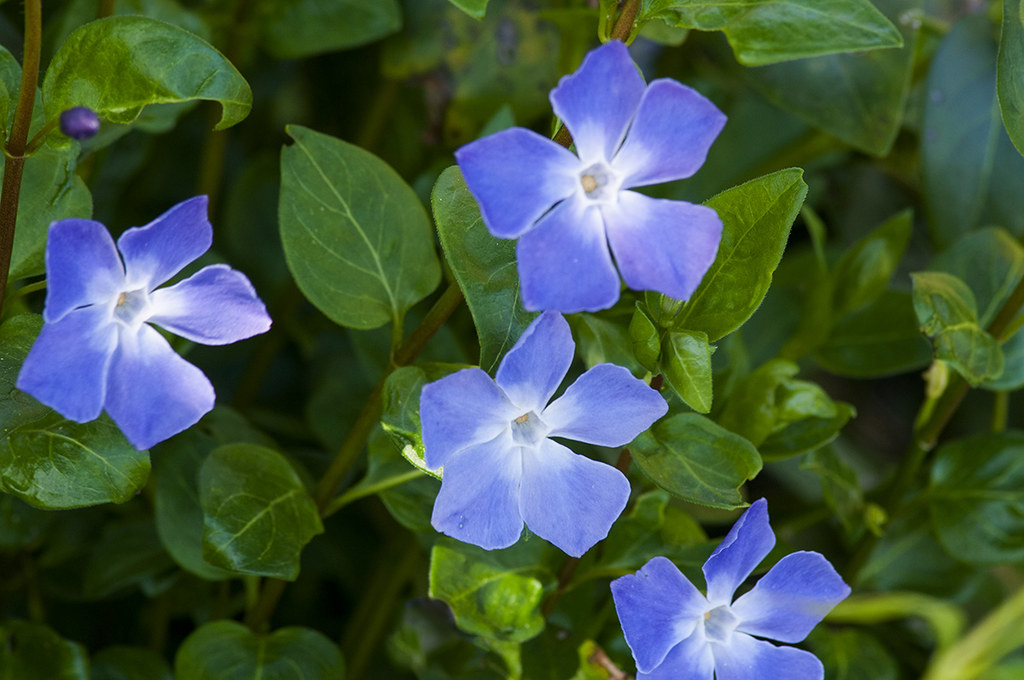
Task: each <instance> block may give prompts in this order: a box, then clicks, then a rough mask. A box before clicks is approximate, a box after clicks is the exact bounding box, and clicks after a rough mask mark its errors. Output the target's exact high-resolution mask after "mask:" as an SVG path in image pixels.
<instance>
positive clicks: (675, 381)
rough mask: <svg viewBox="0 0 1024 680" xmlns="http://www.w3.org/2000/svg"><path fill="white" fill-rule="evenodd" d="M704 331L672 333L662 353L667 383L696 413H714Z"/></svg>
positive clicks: (709, 351)
mask: <svg viewBox="0 0 1024 680" xmlns="http://www.w3.org/2000/svg"><path fill="white" fill-rule="evenodd" d="M713 351H714V348H713V347H711V346H710V345H708V336H707V335H706V334H705V333H704V332H703V331H669V333H668V335H666V336H665V340H664V343H663V348H662V352H661V364H662V370H663V371H664V372H665V379H666V380H668V384H669V385H670V386H671V387H672V389H673V390H675V392H676V394H678V395H679V396H680V397H681V398H682V400H683V401H684V402H686V405H687V406H689V407H690V408H692V409H693V410H694V411H696V412H697V413H708V412H709V411H711V353H712V352H713Z"/></svg>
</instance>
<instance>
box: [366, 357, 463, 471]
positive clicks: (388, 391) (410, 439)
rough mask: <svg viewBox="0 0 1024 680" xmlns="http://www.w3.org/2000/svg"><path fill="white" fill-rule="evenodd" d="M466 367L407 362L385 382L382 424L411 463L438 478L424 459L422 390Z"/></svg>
mask: <svg viewBox="0 0 1024 680" xmlns="http://www.w3.org/2000/svg"><path fill="white" fill-rule="evenodd" d="M463 368H466V366H461V365H457V364H429V363H428V364H420V365H417V366H403V367H402V368H399V369H397V370H395V372H393V373H392V374H391V375H389V376H388V379H387V380H386V381H385V382H384V393H383V395H382V400H383V411H382V413H381V426H382V427H383V428H384V431H385V432H386V433H387V434H388V436H390V437H391V440H392V441H393V442H394V443H395V446H397V447H398V450H399V451H401V452H402V455H403V456H404V457H405V458H406V459H407V460H408V461H409V463H411V464H412V465H414V466H416V467H417V468H419V469H420V470H421V471H423V472H426V473H427V474H430V475H433V476H434V477H435V478H437V479H440V478H441V475H439V474H437V473H436V472H434V471H432V470H430V469H429V468H427V466H426V463H424V462H423V458H424V453H425V451H424V448H423V437H422V434H421V432H420V390H422V389H423V386H424V385H426V384H427V383H429V382H434V381H435V380H440V379H441V378H443V377H445V376H446V375H449V374H451V373H454V372H455V371H458V370H460V369H463ZM406 472H408V468H407V469H406Z"/></svg>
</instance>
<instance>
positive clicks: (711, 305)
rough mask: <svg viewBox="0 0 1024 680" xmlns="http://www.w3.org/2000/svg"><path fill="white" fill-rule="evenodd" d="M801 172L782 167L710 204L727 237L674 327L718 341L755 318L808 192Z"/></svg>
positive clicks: (718, 197)
mask: <svg viewBox="0 0 1024 680" xmlns="http://www.w3.org/2000/svg"><path fill="white" fill-rule="evenodd" d="M802 175H803V171H802V170H799V169H789V170H780V171H778V172H775V173H772V174H771V175H766V176H765V177H761V178H759V179H755V180H751V181H749V182H747V183H746V184H742V185H740V186H738V187H735V188H733V189H729V190H727V191H724V192H722V193H720V194H718V195H717V196H715V197H714V198H712V199H711V200H709V201H708V202H707V203H706V205H708V206H709V207H712V208H714V209H715V210H717V211H718V216H719V217H721V218H722V222H723V225H724V227H723V231H722V241H721V243H720V244H719V246H718V255H717V256H716V257H715V262H714V264H712V265H711V268H710V269H709V270H708V272H707V273H706V274H705V275H704V280H703V281H701V284H700V286H699V287H698V288H697V290H696V291H695V292H694V294H693V295H692V296H691V297H690V299H689V300H688V301H687V302H686V303H685V304H684V305H683V306H682V308H681V310H680V311H679V313H678V315H676V316H675V318H674V319H673V320H672V321H671V324H672V328H677V329H689V330H699V331H704V332H705V333H707V336H708V341H709V342H714V341H716V340H718V339H719V338H721V337H722V336H724V335H726V334H727V333H731V332H732V331H734V330H736V329H737V328H739V327H740V326H741V325H742V324H743V322H745V321H746V320H747V319H748V318H750V315H751V314H753V313H754V311H755V310H756V309H757V307H758V306H759V305H760V304H761V301H762V300H764V296H765V293H767V292H768V287H769V286H770V285H771V282H772V273H773V272H774V271H775V268H776V267H778V266H779V260H781V259H782V252H783V250H785V248H786V241H787V239H788V238H789V229H790V227H791V226H792V225H793V221H794V220H795V219H796V216H797V214H798V213H799V212H800V206H801V205H803V201H804V197H805V196H806V195H807V185H806V184H804V181H803V179H801V177H802ZM648 307H650V305H648Z"/></svg>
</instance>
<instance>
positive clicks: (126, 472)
mask: <svg viewBox="0 0 1024 680" xmlns="http://www.w3.org/2000/svg"><path fill="white" fill-rule="evenodd" d="M42 325H43V324H42V318H41V317H38V316H35V315H30V314H23V315H21V316H16V317H14V318H12V319H8V320H7V321H6V322H5V323H4V324H3V326H0V489H2V490H3V491H6V492H7V493H9V494H12V495H14V496H17V497H18V498H20V499H21V500H23V501H25V502H26V503H29V504H30V505H35V506H36V507H41V508H49V509H51V510H57V509H67V508H78V507H83V506H86V505H96V504H98V503H123V502H125V501H127V500H130V499H131V498H133V497H134V496H135V494H136V493H137V492H138V491H139V490H140V489H141V488H142V486H143V485H144V484H145V483H146V479H147V477H148V476H149V455H148V454H147V453H146V452H144V451H137V450H136V449H135V447H133V446H132V445H131V444H129V443H128V440H127V439H125V438H124V435H123V434H121V431H120V430H119V429H117V426H116V425H114V423H113V421H112V420H110V418H109V417H107V416H106V415H103V416H101V417H100V418H99V419H98V420H94V421H92V422H89V423H76V422H73V421H70V420H67V419H66V418H64V417H63V416H61V415H60V414H59V413H57V412H56V411H53V410H51V409H49V408H47V407H46V406H43V405H42V404H40V403H39V402H37V401H36V400H35V399H33V398H32V397H30V396H29V395H27V394H25V393H24V392H21V391H19V390H18V389H17V388H16V387H15V382H16V381H17V378H18V372H19V371H20V370H21V364H22V363H23V362H24V361H25V357H26V356H27V355H28V351H29V348H31V346H32V343H33V342H35V338H36V336H37V335H39V331H40V330H41V329H42Z"/></svg>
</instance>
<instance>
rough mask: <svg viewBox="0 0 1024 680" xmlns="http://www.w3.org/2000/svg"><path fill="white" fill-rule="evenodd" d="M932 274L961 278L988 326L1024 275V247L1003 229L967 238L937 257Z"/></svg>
mask: <svg viewBox="0 0 1024 680" xmlns="http://www.w3.org/2000/svg"><path fill="white" fill-rule="evenodd" d="M928 269H929V270H933V271H939V272H945V273H946V274H952V275H953V276H955V277H957V278H959V279H960V280H961V281H963V282H964V283H965V284H967V287H968V288H970V289H971V293H973V294H974V298H975V300H976V301H977V305H978V323H979V324H982V325H988V324H989V322H991V321H992V319H994V318H995V316H996V314H997V313H998V312H999V308H1000V307H1002V306H1003V303H1004V302H1006V299H1007V298H1008V297H1010V293H1011V292H1013V289H1014V287H1015V286H1016V285H1017V282H1018V281H1020V278H1021V275H1022V274H1024V247H1022V246H1021V245H1020V244H1019V243H1018V242H1017V240H1016V239H1015V238H1013V236H1011V235H1010V234H1008V233H1007V232H1006V231H1004V230H1002V229H997V228H994V227H987V228H985V229H979V230H978V231H976V232H972V233H970V234H964V235H963V236H962V237H960V238H959V239H957V240H956V242H954V243H953V246H952V247H951V248H949V249H948V250H945V251H943V252H941V253H939V254H938V255H936V256H935V259H934V260H932V262H931V264H930V265H929V267H928Z"/></svg>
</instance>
